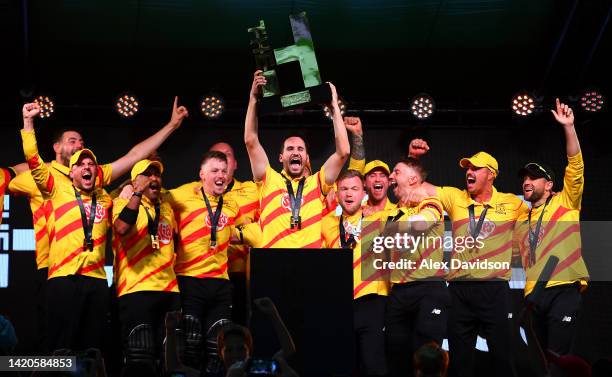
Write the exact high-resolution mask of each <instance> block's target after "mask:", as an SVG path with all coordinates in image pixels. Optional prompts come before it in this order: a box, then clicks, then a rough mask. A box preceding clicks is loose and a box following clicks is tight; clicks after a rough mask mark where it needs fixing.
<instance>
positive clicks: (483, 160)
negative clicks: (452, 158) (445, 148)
mask: <svg viewBox="0 0 612 377" xmlns="http://www.w3.org/2000/svg"><path fill="white" fill-rule="evenodd" d="M470 164H472V165H474V166H476V167H477V168H487V169H489V170H490V171H491V172H492V173H493V174H495V175H496V176H497V175H498V174H499V168H498V165H497V160H496V159H495V158H494V157H493V156H491V155H490V154H488V153H487V152H482V151H481V152H478V153H476V154H475V155H473V156H472V157H469V158H468V157H465V158H462V159H461V161H459V166H461V167H462V168H467V167H468V166H470Z"/></svg>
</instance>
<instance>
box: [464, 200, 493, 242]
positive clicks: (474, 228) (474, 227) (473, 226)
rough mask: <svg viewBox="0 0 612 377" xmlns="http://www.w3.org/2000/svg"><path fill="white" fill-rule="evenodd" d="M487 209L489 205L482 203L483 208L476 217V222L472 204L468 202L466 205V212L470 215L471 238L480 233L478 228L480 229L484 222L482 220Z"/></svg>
mask: <svg viewBox="0 0 612 377" xmlns="http://www.w3.org/2000/svg"><path fill="white" fill-rule="evenodd" d="M488 209H489V207H487V205H486V204H485V205H484V209H483V210H482V212H481V213H480V217H478V224H476V215H475V214H474V205H473V204H470V205H469V206H468V212H469V215H470V230H471V232H470V235H471V236H472V238H473V239H476V238H478V236H479V235H480V230H481V229H482V224H484V220H485V217H486V216H487V210H488Z"/></svg>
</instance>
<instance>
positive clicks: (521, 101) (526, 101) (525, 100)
mask: <svg viewBox="0 0 612 377" xmlns="http://www.w3.org/2000/svg"><path fill="white" fill-rule="evenodd" d="M534 110H535V99H534V98H533V96H531V95H530V94H529V93H526V92H522V93H519V94H517V95H515V96H514V98H512V111H513V112H514V113H515V114H516V115H518V116H528V115H531V114H533V112H534Z"/></svg>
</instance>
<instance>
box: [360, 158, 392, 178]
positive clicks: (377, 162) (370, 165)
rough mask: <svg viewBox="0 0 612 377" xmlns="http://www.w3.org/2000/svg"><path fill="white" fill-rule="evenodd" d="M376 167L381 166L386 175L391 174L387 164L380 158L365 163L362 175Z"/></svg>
mask: <svg viewBox="0 0 612 377" xmlns="http://www.w3.org/2000/svg"><path fill="white" fill-rule="evenodd" d="M376 168H381V169H382V170H384V171H385V173H387V175H389V174H391V170H390V169H389V165H387V164H385V163H384V162H382V161H381V160H372V161H370V162H368V163H367V164H366V166H365V168H364V169H363V175H364V176H366V175H368V173H369V172H371V171H372V170H374V169H376Z"/></svg>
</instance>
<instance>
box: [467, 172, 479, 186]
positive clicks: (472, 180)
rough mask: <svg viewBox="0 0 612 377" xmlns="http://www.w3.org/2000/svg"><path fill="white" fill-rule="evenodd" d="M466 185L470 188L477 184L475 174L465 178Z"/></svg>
mask: <svg viewBox="0 0 612 377" xmlns="http://www.w3.org/2000/svg"><path fill="white" fill-rule="evenodd" d="M465 183H466V184H467V187H468V188H471V187H473V186H474V185H475V184H476V176H475V175H473V174H468V175H466V176H465Z"/></svg>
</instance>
